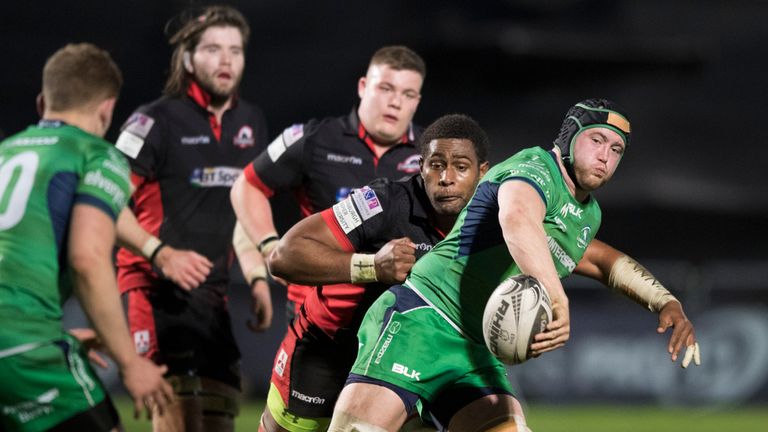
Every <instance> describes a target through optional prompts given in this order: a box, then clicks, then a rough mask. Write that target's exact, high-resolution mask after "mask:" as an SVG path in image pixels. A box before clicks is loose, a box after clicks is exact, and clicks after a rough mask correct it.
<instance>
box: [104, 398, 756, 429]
mask: <svg viewBox="0 0 768 432" xmlns="http://www.w3.org/2000/svg"><path fill="white" fill-rule="evenodd" d="M116 403H117V408H118V411H120V417H121V418H122V420H123V424H124V425H125V427H126V430H127V431H129V432H134V431H135V432H148V431H151V430H152V428H151V425H150V422H149V421H147V420H145V419H141V420H134V419H133V414H132V409H133V408H132V406H131V404H130V401H129V400H128V399H126V398H118V399H117V401H116ZM263 407H264V402H263V401H248V402H246V403H245V404H244V405H243V406H242V407H241V411H240V416H239V417H238V418H237V421H236V423H235V425H236V426H235V430H237V431H256V430H257V429H258V425H259V417H260V416H261V410H262V408H263ZM526 417H527V418H528V426H529V427H530V428H531V429H532V430H533V431H534V432H732V431H733V432H736V431H738V432H766V431H768V407H767V406H755V407H749V408H717V409H715V408H661V407H655V406H616V405H585V406H574V405H566V406H554V405H531V406H528V407H527V410H526ZM458 432H460V431H458Z"/></svg>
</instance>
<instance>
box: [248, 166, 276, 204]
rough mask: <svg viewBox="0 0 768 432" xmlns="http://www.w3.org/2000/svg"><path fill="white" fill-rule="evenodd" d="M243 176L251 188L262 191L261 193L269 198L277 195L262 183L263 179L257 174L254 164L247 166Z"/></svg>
mask: <svg viewBox="0 0 768 432" xmlns="http://www.w3.org/2000/svg"><path fill="white" fill-rule="evenodd" d="M243 175H244V176H245V180H246V181H248V183H250V184H251V186H253V187H255V188H256V189H258V190H260V191H261V193H263V194H264V196H266V197H267V198H271V197H272V195H274V194H275V191H273V190H272V189H271V188H270V187H269V186H267V185H265V184H264V182H263V181H261V178H259V175H258V174H256V170H255V169H253V163H249V164H248V165H246V167H245V169H244V170H243Z"/></svg>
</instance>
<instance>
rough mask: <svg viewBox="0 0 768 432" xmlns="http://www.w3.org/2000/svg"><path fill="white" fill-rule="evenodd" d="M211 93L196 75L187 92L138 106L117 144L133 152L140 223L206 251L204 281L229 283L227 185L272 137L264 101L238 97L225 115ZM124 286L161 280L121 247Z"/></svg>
mask: <svg viewBox="0 0 768 432" xmlns="http://www.w3.org/2000/svg"><path fill="white" fill-rule="evenodd" d="M208 102H209V96H208V95H207V94H206V93H205V92H204V91H203V90H202V89H201V88H200V87H199V86H197V84H195V83H194V82H192V83H191V84H190V87H189V91H188V92H187V95H185V96H184V97H178V98H169V97H163V98H161V99H158V100H156V101H154V102H152V103H150V104H148V105H144V106H141V107H139V108H138V109H137V110H136V111H135V112H134V113H133V114H132V115H131V116H130V118H129V119H128V120H127V121H126V122H125V124H124V125H123V126H122V128H121V131H122V132H121V134H120V137H119V138H118V140H117V144H116V146H117V148H118V149H120V150H121V151H122V152H123V153H125V154H126V155H127V156H128V160H129V161H130V164H131V170H132V176H131V177H132V181H133V184H134V186H135V187H136V191H135V192H134V193H133V196H132V209H133V211H134V213H135V214H136V217H137V219H138V220H139V223H140V224H141V226H142V227H143V228H144V229H145V230H147V231H149V232H150V233H152V234H154V235H156V236H158V237H159V238H160V239H161V240H162V241H163V242H165V243H167V244H169V245H171V246H173V247H175V248H183V249H192V250H194V251H196V252H198V253H200V254H202V255H205V256H206V257H208V259H210V260H211V262H213V269H212V270H211V273H210V274H209V275H208V279H207V280H206V284H208V285H215V286H222V287H225V286H226V285H227V283H228V281H229V267H230V264H231V262H232V258H233V254H232V253H231V251H232V249H231V242H232V231H233V229H234V226H235V213H234V210H233V209H232V204H231V202H230V199H229V191H230V188H231V186H232V184H233V183H234V181H235V179H236V178H237V177H238V176H239V175H240V174H241V172H242V168H243V167H244V166H245V165H246V164H248V162H250V161H251V160H253V158H254V157H256V156H257V155H258V154H259V153H261V152H262V151H263V150H264V149H265V148H266V145H267V142H268V141H267V140H268V136H267V128H266V121H265V119H264V114H263V113H262V111H261V109H259V108H258V107H256V106H255V105H252V104H250V103H247V102H245V101H243V100H241V99H235V101H233V105H232V107H231V108H230V109H228V110H227V111H226V112H224V115H223V116H222V119H221V123H220V124H219V123H218V121H217V120H216V117H215V116H214V115H213V113H211V112H210V111H208V110H207V108H206V107H207V106H208ZM117 263H118V267H119V271H118V281H119V282H120V284H119V285H120V289H121V291H123V292H124V291H126V290H128V289H131V288H135V287H137V286H147V285H150V284H151V283H152V281H154V280H156V278H157V276H156V275H154V274H153V273H152V270H151V268H150V265H149V263H147V261H146V260H145V259H144V258H142V257H137V256H135V255H133V254H132V253H130V252H129V251H127V250H125V249H122V250H120V252H119V253H118V260H117Z"/></svg>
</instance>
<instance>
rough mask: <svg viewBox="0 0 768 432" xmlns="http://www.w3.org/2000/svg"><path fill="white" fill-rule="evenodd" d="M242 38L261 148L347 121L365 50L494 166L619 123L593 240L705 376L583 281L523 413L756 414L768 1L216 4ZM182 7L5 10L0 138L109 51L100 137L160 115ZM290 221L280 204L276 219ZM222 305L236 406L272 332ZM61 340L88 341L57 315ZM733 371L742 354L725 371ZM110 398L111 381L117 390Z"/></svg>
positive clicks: (423, 114) (259, 367)
mask: <svg viewBox="0 0 768 432" xmlns="http://www.w3.org/2000/svg"><path fill="white" fill-rule="evenodd" d="M230 3H231V4H234V5H236V6H237V7H239V8H240V10H241V11H242V12H243V13H245V15H246V16H247V17H248V18H249V20H250V23H251V27H252V37H251V43H250V47H249V49H248V52H247V66H246V74H245V77H244V79H243V85H242V96H243V97H244V98H246V99H248V100H251V101H253V102H256V103H258V104H259V105H260V106H261V107H262V108H263V109H264V110H265V112H266V115H267V119H268V123H269V127H270V136H275V135H276V134H277V133H278V132H279V131H281V130H282V129H283V128H284V127H287V126H289V125H291V124H293V123H296V122H301V121H305V120H307V119H309V118H311V117H315V116H328V115H340V114H344V113H347V112H348V111H349V110H350V109H351V107H352V105H353V104H354V103H355V101H356V98H357V96H356V80H357V78H358V77H359V76H361V75H362V74H364V72H365V66H366V64H367V61H368V58H369V57H370V55H371V54H372V52H373V51H374V50H375V49H376V48H378V47H379V46H382V45H385V44H406V45H409V46H410V47H412V48H413V49H415V50H416V51H418V52H419V53H421V54H422V55H423V57H424V58H425V60H426V61H427V66H428V76H427V79H426V82H425V86H424V89H423V99H422V102H421V106H420V108H419V111H418V113H417V115H416V121H417V122H418V123H421V124H423V125H426V124H428V123H429V122H430V121H432V120H433V119H434V118H436V117H437V116H439V115H442V114H445V113H449V112H464V113H467V114H470V115H472V116H473V117H475V118H476V119H477V120H478V121H479V122H480V123H481V124H482V125H483V126H484V127H485V128H486V130H487V131H488V132H489V135H490V136H491V139H492V143H493V150H492V161H493V162H498V161H500V160H502V159H503V158H505V157H506V156H508V155H510V154H512V153H514V152H515V151H517V150H518V149H520V148H523V147H526V146H531V145H542V146H548V145H549V144H550V143H551V141H552V139H553V138H554V136H555V134H556V132H557V130H558V128H559V125H560V122H561V119H562V116H563V114H564V113H565V111H566V110H567V109H568V107H569V106H570V105H571V104H572V103H574V102H575V101H577V100H580V99H584V98H587V97H592V96H605V97H609V98H612V99H615V100H616V101H618V102H620V103H621V104H622V105H623V106H625V107H627V109H628V111H629V112H630V114H631V119H632V124H633V141H632V143H631V146H630V147H629V150H628V152H627V155H626V158H625V159H624V160H623V161H622V164H621V167H620V169H619V171H618V173H617V175H616V177H615V179H614V180H613V182H612V183H611V184H609V185H608V186H607V187H606V188H604V190H601V191H599V192H598V194H597V196H598V198H599V199H600V202H601V205H602V208H603V213H604V223H603V227H602V228H601V231H600V233H599V235H598V237H600V238H601V239H603V240H605V241H607V242H609V243H611V244H613V245H615V246H617V247H618V248H620V249H623V250H625V251H627V252H629V253H630V254H632V255H633V256H635V257H636V258H638V259H639V260H640V261H641V262H643V263H645V264H646V266H647V267H649V268H650V270H651V271H653V272H654V273H656V274H657V275H658V276H660V277H661V279H662V280H663V281H664V282H665V283H666V284H667V285H668V286H669V287H670V288H672V289H673V290H674V291H675V293H676V294H678V296H679V297H680V298H681V299H683V300H684V304H685V305H686V308H687V311H688V313H689V316H690V317H691V318H692V319H693V320H694V323H695V324H697V328H698V331H699V337H700V339H701V341H702V350H703V353H704V354H703V359H704V362H705V365H704V366H702V367H701V368H697V369H694V370H692V371H687V372H685V373H682V372H680V371H679V368H678V367H677V366H674V365H672V364H670V363H669V362H668V360H666V358H665V357H664V356H665V354H664V345H665V342H666V338H662V337H659V336H657V335H655V332H654V329H655V321H654V318H653V316H652V315H651V314H649V313H648V312H645V311H643V310H642V308H640V307H638V306H637V305H634V304H631V303H629V302H627V301H625V300H623V299H618V298H617V297H616V296H615V295H612V294H608V293H606V292H605V291H604V290H603V289H602V288H600V287H598V286H596V285H595V284H593V283H591V282H588V281H586V280H583V279H579V278H573V279H572V280H569V281H568V283H567V286H568V287H570V288H571V289H570V290H569V292H570V296H571V304H572V308H573V312H572V320H573V333H572V340H571V342H570V343H569V346H568V347H567V348H566V349H563V350H560V351H558V352H556V353H552V354H551V355H547V356H544V357H542V358H541V359H538V360H536V361H533V362H530V363H528V364H526V365H524V366H523V367H520V368H513V374H512V376H513V379H514V380H516V381H517V382H518V383H519V384H520V385H521V387H522V388H523V394H524V397H526V398H527V399H528V400H529V401H532V402H537V401H547V402H552V401H556V402H570V401H574V400H578V401H582V402H583V401H627V402H633V401H645V402H652V403H662V404H705V405H706V404H765V403H766V402H768V312H767V311H768V228H766V222H768V193H766V192H765V190H764V188H763V176H764V172H765V166H766V163H767V162H768V134H766V130H767V129H766V114H768V110H766V108H765V99H766V96H768V84H766V67H767V66H768V61H766V52H768V51H766V49H767V47H766V45H767V44H768V25H766V23H768V2H766V1H758V0H731V1H723V0H649V1H630V0H553V1H536V0H506V1H503V0H497V1H474V2H467V1H458V0H446V1H440V2H417V1H405V0H389V1H384V0H369V1H295V0H281V1H275V0H262V1H239V2H230ZM187 4H189V2H187V1H148V0H134V1H127V2H102V1H90V0H89V1H77V2H53V1H30V2H5V4H4V5H3V8H2V11H1V12H0V48H1V50H0V52H2V57H1V58H2V66H0V74H2V85H0V128H1V129H2V130H3V131H4V132H5V134H10V133H14V132H16V131H18V130H20V129H21V128H23V127H25V126H26V125H28V124H29V123H31V122H34V121H35V120H36V118H37V115H36V112H35V106H34V98H35V96H36V94H37V92H38V91H39V87H40V71H41V68H42V65H43V63H44V62H45V59H46V57H47V56H48V55H50V54H51V53H52V52H53V51H55V50H56V49H57V48H59V47H60V46H62V45H63V44H65V43H66V42H76V41H90V42H94V43H96V44H97V45H100V46H102V47H104V48H107V49H108V50H109V51H110V52H111V53H112V54H113V56H114V58H115V59H116V61H117V63H118V64H119V65H120V67H121V68H122V70H123V72H124V76H125V86H124V88H123V92H122V96H121V98H120V100H119V102H118V108H117V111H116V114H115V122H114V124H113V127H112V129H111V131H110V133H109V134H108V138H111V139H114V138H115V137H116V130H117V128H118V127H119V125H120V124H121V123H122V121H123V120H124V119H125V118H126V117H127V116H128V115H129V114H130V111H131V110H132V109H133V108H135V107H136V106H138V105H139V104H141V103H144V102H147V101H150V100H152V99H154V98H156V97H157V96H158V95H159V94H160V91H161V88H162V85H163V82H164V78H165V73H166V71H167V68H168V60H169V53H170V49H169V47H168V45H167V43H166V39H165V36H164V34H163V26H164V24H165V22H166V21H167V20H168V19H169V18H170V17H171V16H172V15H174V14H175V13H177V12H178V11H179V10H180V9H181V8H182V7H184V6H185V5H187ZM273 204H274V205H275V207H276V208H279V209H280V210H279V211H280V212H281V213H282V214H283V215H284V217H282V218H278V219H277V220H278V221H282V226H281V229H285V228H287V227H288V226H289V225H290V224H289V222H292V221H293V220H295V215H296V210H295V206H293V205H291V204H290V199H287V198H286V197H282V198H281V197H278V198H277V200H276V201H275V202H274V203H273ZM239 288H241V289H240V290H235V291H236V292H235V293H233V295H232V306H233V315H234V323H233V324H234V326H235V329H236V331H237V336H238V340H239V343H240V345H241V347H242V350H243V352H244V357H243V362H244V373H245V375H246V376H247V378H248V383H247V384H248V392H249V394H250V395H251V396H254V397H261V396H263V395H264V394H265V389H266V386H267V380H268V374H269V370H270V367H271V362H272V356H273V355H274V352H275V350H276V346H277V344H278V342H279V339H280V337H281V336H282V333H283V331H284V329H285V322H284V320H283V319H282V316H283V315H282V311H283V308H282V301H283V300H282V298H283V297H284V294H283V293H284V291H282V290H280V289H279V288H274V290H273V292H274V297H275V312H276V314H275V321H274V325H273V329H272V330H270V331H269V332H268V333H266V334H261V335H252V334H250V333H248V332H247V331H246V330H245V326H244V320H245V319H246V311H247V296H246V295H245V294H244V292H245V287H244V286H240V287H239ZM67 310H68V315H67V323H68V324H69V325H77V324H82V323H83V318H82V316H80V315H79V313H78V311H77V308H76V307H74V305H72V304H70V305H68V309H67ZM736 353H738V355H736ZM107 380H111V381H112V382H113V383H114V381H115V377H114V375H108V376H107Z"/></svg>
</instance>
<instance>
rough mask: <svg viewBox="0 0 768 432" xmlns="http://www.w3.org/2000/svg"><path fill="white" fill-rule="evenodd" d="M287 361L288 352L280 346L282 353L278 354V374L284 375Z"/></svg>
mask: <svg viewBox="0 0 768 432" xmlns="http://www.w3.org/2000/svg"><path fill="white" fill-rule="evenodd" d="M287 363H288V353H287V352H285V350H284V349H282V348H280V354H278V355H277V360H276V361H275V372H277V374H278V375H280V376H283V373H284V372H285V366H286V364H287Z"/></svg>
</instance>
